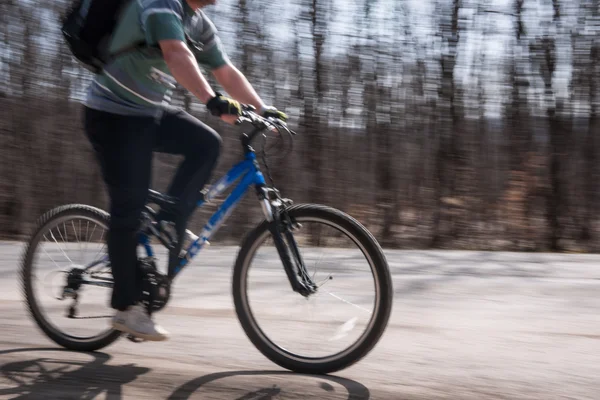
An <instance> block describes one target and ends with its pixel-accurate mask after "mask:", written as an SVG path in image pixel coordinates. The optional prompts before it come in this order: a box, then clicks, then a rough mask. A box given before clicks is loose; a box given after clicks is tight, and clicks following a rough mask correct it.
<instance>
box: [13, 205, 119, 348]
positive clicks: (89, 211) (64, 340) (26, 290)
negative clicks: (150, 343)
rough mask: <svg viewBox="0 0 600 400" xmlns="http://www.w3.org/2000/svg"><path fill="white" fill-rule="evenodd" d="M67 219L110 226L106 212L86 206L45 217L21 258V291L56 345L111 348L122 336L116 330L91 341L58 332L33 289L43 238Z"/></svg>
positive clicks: (65, 208) (70, 207)
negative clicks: (62, 220)
mask: <svg viewBox="0 0 600 400" xmlns="http://www.w3.org/2000/svg"><path fill="white" fill-rule="evenodd" d="M65 217H75V218H77V217H80V218H81V217H83V218H88V219H91V220H94V221H99V222H100V223H103V224H105V225H108V222H109V219H110V217H109V214H108V213H106V212H105V211H103V210H100V209H98V208H95V207H91V206H88V205H83V204H69V205H64V206H60V207H57V208H54V209H52V210H50V211H48V212H46V213H45V214H43V215H42V216H41V217H40V218H39V219H38V221H37V222H36V225H35V227H34V229H33V234H32V236H31V239H30V240H29V242H28V243H27V245H26V247H25V249H24V251H23V257H22V264H21V280H22V289H23V294H24V297H25V301H26V303H27V306H28V310H29V313H30V315H31V316H32V318H33V319H34V321H35V322H36V324H37V326H38V328H40V329H41V331H42V332H43V333H44V334H45V335H46V336H47V337H48V338H50V339H51V340H52V341H53V342H55V343H56V344H58V345H60V346H62V347H64V348H66V349H69V350H74V351H96V350H99V349H102V348H104V347H106V346H109V345H110V344H112V343H113V342H114V341H116V340H117V339H119V337H120V336H121V334H122V333H121V332H119V331H116V330H114V329H108V330H107V331H106V333H104V334H103V335H99V337H94V338H93V339H92V340H78V339H77V338H76V337H73V336H71V335H68V334H66V333H64V332H62V331H60V330H59V329H58V328H56V327H55V326H53V325H52V324H51V323H50V322H49V321H48V320H47V319H46V318H45V317H44V315H43V313H42V311H41V310H40V307H39V305H38V302H37V300H36V296H35V294H34V291H33V285H32V279H31V278H32V276H31V274H32V262H33V259H34V255H35V250H36V249H37V246H38V244H39V242H40V240H41V238H42V237H43V235H44V232H45V230H46V229H47V228H48V227H49V226H52V224H53V223H54V222H55V221H56V220H59V219H63V218H65Z"/></svg>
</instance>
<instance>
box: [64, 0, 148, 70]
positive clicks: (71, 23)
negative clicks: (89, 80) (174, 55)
mask: <svg viewBox="0 0 600 400" xmlns="http://www.w3.org/2000/svg"><path fill="white" fill-rule="evenodd" d="M127 2H128V0H74V2H73V4H72V6H71V8H70V9H69V10H68V11H67V13H66V14H65V17H64V18H63V19H62V21H61V22H62V25H61V31H62V34H63V36H64V38H65V40H66V42H67V45H68V47H69V49H70V51H71V53H72V54H73V56H74V57H75V58H76V59H77V60H79V61H80V62H81V63H82V65H83V67H84V68H86V69H88V70H90V71H92V72H94V73H96V74H97V73H100V72H101V71H102V69H103V67H104V66H105V65H106V64H107V63H108V62H109V61H110V60H111V59H113V58H114V57H116V56H118V55H120V54H122V53H124V52H126V51H130V50H132V49H134V48H137V47H138V46H140V44H134V45H133V46H131V47H127V48H125V49H122V50H119V51H118V52H117V53H115V54H109V52H108V46H109V43H110V38H111V35H112V33H113V30H114V29H115V26H116V25H117V20H118V17H119V14H120V11H121V10H122V9H123V6H124V5H125V4H126V3H127Z"/></svg>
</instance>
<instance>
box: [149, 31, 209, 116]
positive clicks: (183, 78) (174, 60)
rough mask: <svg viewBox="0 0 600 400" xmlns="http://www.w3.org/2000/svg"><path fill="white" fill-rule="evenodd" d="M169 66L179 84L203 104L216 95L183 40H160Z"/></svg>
mask: <svg viewBox="0 0 600 400" xmlns="http://www.w3.org/2000/svg"><path fill="white" fill-rule="evenodd" d="M158 43H159V45H160V48H161V50H162V52H163V57H164V60H165V62H166V63H167V67H168V68H169V71H171V74H172V75H173V77H174V78H175V79H176V80H177V82H179V84H180V85H181V86H183V87H185V88H186V89H187V90H189V91H190V92H191V93H192V94H193V95H194V96H196V97H197V98H198V99H199V100H200V101H201V102H202V103H203V104H206V103H207V102H208V101H209V100H210V99H211V98H213V97H214V96H215V92H214V91H213V89H212V88H211V87H210V85H209V84H208V82H207V81H206V78H205V77H204V75H202V72H201V71H200V68H199V67H198V63H197V62H196V59H195V57H194V55H193V54H192V52H191V51H190V50H189V48H188V47H187V45H186V44H185V43H184V42H182V41H181V40H161V41H159V42H158Z"/></svg>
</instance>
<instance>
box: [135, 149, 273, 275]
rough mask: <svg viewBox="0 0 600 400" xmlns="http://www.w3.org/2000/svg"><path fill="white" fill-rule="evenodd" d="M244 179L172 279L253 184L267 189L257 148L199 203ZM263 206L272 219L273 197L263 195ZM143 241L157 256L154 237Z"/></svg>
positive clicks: (199, 203)
mask: <svg viewBox="0 0 600 400" xmlns="http://www.w3.org/2000/svg"><path fill="white" fill-rule="evenodd" d="M240 178H241V180H240V182H239V183H238V185H237V186H236V187H235V188H234V190H233V191H232V192H231V193H230V194H229V196H228V197H227V198H226V199H225V201H224V202H223V204H222V205H221V206H220V207H219V209H218V210H217V211H216V212H215V213H214V214H213V215H212V216H211V218H210V219H209V221H208V222H207V223H206V225H205V226H204V229H203V230H202V233H201V234H200V235H198V239H197V240H195V241H194V242H193V243H191V244H190V246H189V248H187V249H186V251H187V253H186V256H185V257H184V258H182V259H181V260H180V262H179V264H178V265H176V266H175V268H174V270H173V272H172V276H171V277H170V278H171V279H173V278H175V276H177V275H178V274H179V273H180V272H181V270H182V269H183V268H184V267H185V266H186V265H187V264H188V263H189V262H190V261H191V260H192V259H193V258H194V257H195V256H196V254H198V252H199V251H200V250H202V248H203V247H204V245H205V244H206V243H208V240H209V239H210V238H211V236H212V235H213V234H215V233H216V232H217V231H218V230H219V228H220V227H221V225H222V224H223V222H225V220H226V219H227V218H228V217H229V215H231V213H232V212H233V210H234V209H235V207H236V206H237V205H238V203H239V202H240V200H241V199H242V198H243V197H244V195H245V194H246V191H247V190H248V189H249V188H250V186H251V185H255V186H256V188H257V192H258V193H261V192H262V191H263V190H264V189H265V188H266V182H265V178H264V176H263V174H262V172H261V171H260V169H259V166H258V162H257V160H256V154H255V153H254V152H253V151H248V152H246V156H245V160H244V161H242V162H240V163H239V164H237V165H235V166H233V167H232V168H231V169H230V170H229V172H227V174H226V175H225V176H223V177H222V178H221V179H219V180H218V181H217V182H216V183H215V184H214V185H212V186H211V187H210V188H209V190H208V191H207V192H206V194H205V195H204V198H203V199H202V200H200V201H199V202H198V204H197V206H198V207H201V206H202V205H204V204H205V203H208V202H210V201H211V200H213V199H214V198H216V197H217V196H219V195H220V194H221V193H223V192H224V191H225V190H227V189H228V188H229V187H230V186H231V185H232V184H233V183H234V182H236V181H237V180H238V179H240ZM261 206H262V208H263V212H264V213H265V216H266V217H267V219H268V220H270V219H271V218H272V214H271V205H270V203H269V200H268V199H267V198H263V199H262V203H261ZM140 243H141V244H142V245H143V246H144V248H145V250H146V254H147V255H148V257H153V256H154V251H153V249H152V246H151V245H150V237H149V236H148V235H147V234H144V235H142V236H141V239H140Z"/></svg>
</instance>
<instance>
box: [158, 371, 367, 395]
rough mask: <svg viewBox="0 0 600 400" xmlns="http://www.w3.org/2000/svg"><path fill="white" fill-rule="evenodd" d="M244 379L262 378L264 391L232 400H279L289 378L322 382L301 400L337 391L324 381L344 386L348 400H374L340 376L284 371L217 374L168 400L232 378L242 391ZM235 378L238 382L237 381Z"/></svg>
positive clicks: (190, 384)
mask: <svg viewBox="0 0 600 400" xmlns="http://www.w3.org/2000/svg"><path fill="white" fill-rule="evenodd" d="M244 377H262V378H261V379H260V385H261V386H263V388H261V389H258V390H255V389H253V390H251V391H249V392H248V393H245V394H243V395H241V396H238V397H236V398H235V399H233V398H232V400H273V399H275V398H278V397H276V396H278V395H279V394H280V393H283V392H285V388H282V387H280V386H279V384H278V383H281V381H284V382H285V380H286V378H289V380H292V379H298V378H314V379H315V380H319V381H320V382H319V384H318V385H317V386H318V389H316V388H315V386H312V387H307V389H306V391H307V392H308V393H298V395H300V396H301V397H300V398H315V399H322V398H324V393H325V392H334V391H335V387H334V386H333V385H331V384H329V383H327V382H324V381H330V382H332V383H335V384H337V385H339V386H342V387H343V388H344V389H345V391H346V392H347V397H346V398H347V399H348V400H368V399H369V398H370V397H371V394H370V392H369V389H368V388H367V387H366V386H364V385H363V384H361V383H359V382H356V381H353V380H350V379H346V378H340V377H337V376H331V375H307V374H295V373H292V372H285V371H228V372H217V373H214V374H209V375H204V376H201V377H199V378H196V379H193V380H191V381H189V382H187V383H185V384H183V385H181V386H180V387H178V388H177V390H175V392H173V394H171V396H169V398H168V399H169V400H184V399H189V398H190V396H192V395H193V394H194V392H196V391H198V390H199V389H200V388H201V387H202V386H205V385H207V384H209V383H211V382H214V381H217V380H220V379H225V378H230V379H231V378H233V379H234V382H235V383H234V382H231V383H230V384H232V385H235V387H236V388H238V389H239V388H243V387H244V383H243V382H239V380H240V379H239V378H244ZM236 378H238V379H237V380H236ZM277 378H279V379H277ZM273 381H276V383H274V382H273ZM277 381H278V383H277ZM267 382H268V383H269V384H268V385H266V384H267ZM294 386H295V388H298V385H294ZM298 391H299V389H295V390H294V392H298ZM319 392H320V393H319ZM337 398H340V399H341V398H342V397H340V396H338V397H337Z"/></svg>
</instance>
